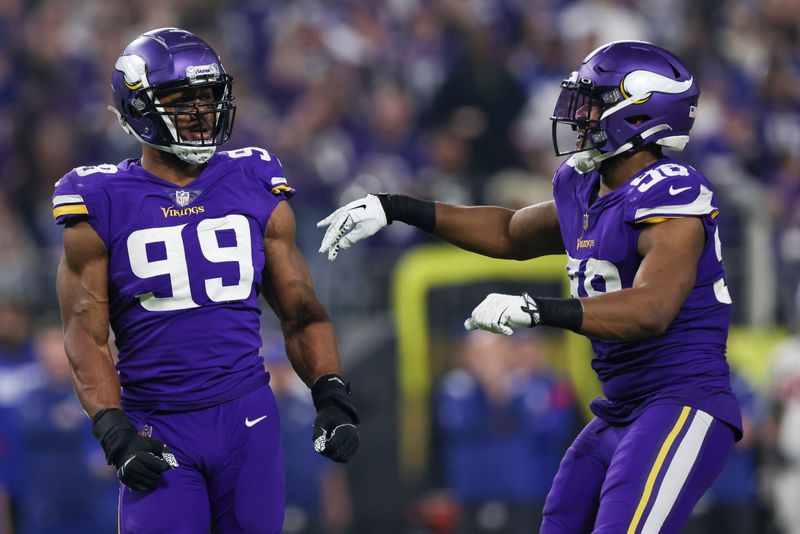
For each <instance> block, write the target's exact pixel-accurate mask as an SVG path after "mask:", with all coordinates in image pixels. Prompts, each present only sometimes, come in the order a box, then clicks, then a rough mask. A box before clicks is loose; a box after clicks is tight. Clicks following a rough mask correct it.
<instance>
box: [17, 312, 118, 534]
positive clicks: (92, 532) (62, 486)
mask: <svg viewBox="0 0 800 534" xmlns="http://www.w3.org/2000/svg"><path fill="white" fill-rule="evenodd" d="M34 352H35V355H36V360H37V364H38V372H39V373H41V375H42V381H41V383H40V386H39V387H36V388H34V389H32V390H31V391H30V392H28V393H27V395H26V396H25V397H24V399H22V401H21V402H20V404H19V406H18V416H19V427H20V435H19V437H20V439H21V442H22V444H23V447H24V450H25V453H26V455H27V457H29V458H32V459H33V458H35V461H29V462H25V463H24V464H23V469H22V471H21V474H22V475H23V476H22V479H23V480H24V488H23V490H22V491H23V493H22V497H21V499H22V501H23V502H24V506H20V507H19V513H20V517H19V521H18V522H19V525H20V529H19V532H20V533H21V534H50V533H52V534H105V533H108V532H113V531H115V529H116V500H117V491H118V484H117V480H116V477H115V476H114V472H113V471H111V470H110V468H109V467H108V466H106V465H105V461H104V459H103V457H102V452H101V451H98V450H97V445H96V444H95V442H94V440H93V438H92V437H91V433H90V432H89V430H90V424H89V421H88V420H87V419H86V415H85V414H84V413H83V410H82V409H81V406H80V404H78V401H77V399H76V398H75V393H74V392H73V389H72V380H71V376H72V375H71V373H70V368H69V364H68V362H67V356H66V354H65V353H64V337H63V334H62V332H61V327H60V326H58V325H57V324H50V325H47V326H44V327H43V328H41V329H40V330H39V331H38V332H37V333H36V336H35V342H34ZM65 458H71V459H72V460H71V461H64V459H65Z"/></svg>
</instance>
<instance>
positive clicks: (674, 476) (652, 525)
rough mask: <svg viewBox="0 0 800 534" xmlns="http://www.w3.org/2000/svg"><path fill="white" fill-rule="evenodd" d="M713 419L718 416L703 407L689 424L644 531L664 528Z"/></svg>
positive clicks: (652, 532)
mask: <svg viewBox="0 0 800 534" xmlns="http://www.w3.org/2000/svg"><path fill="white" fill-rule="evenodd" d="M713 421H714V418H713V417H711V416H710V415H709V414H707V413H706V412H704V411H702V410H697V412H696V413H695V415H694V417H693V418H692V422H691V424H690V425H689V430H687V431H686V434H685V435H684V436H683V439H682V440H681V443H680V445H678V449H677V451H675V456H673V458H672V461H671V462H670V463H669V467H668V468H667V472H666V474H665V475H664V479H663V480H662V482H661V486H660V487H659V489H658V493H657V494H656V497H655V502H654V503H653V507H652V509H651V510H650V513H649V514H648V515H647V520H646V521H645V523H644V527H643V528H642V534H658V532H659V531H660V530H661V526H662V525H663V524H664V521H666V519H667V516H668V515H669V513H670V511H671V510H672V507H673V505H674V504H675V501H676V500H677V499H678V495H679V494H680V492H681V489H682V488H683V485H684V484H685V483H686V479H687V478H688V477H689V473H690V472H691V471H692V467H693V466H694V463H695V462H696V461H697V456H698V455H699V454H700V449H701V448H702V447H703V441H704V440H705V438H706V434H707V433H708V429H709V428H710V427H711V423H712V422H713Z"/></svg>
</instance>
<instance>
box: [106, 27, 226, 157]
mask: <svg viewBox="0 0 800 534" xmlns="http://www.w3.org/2000/svg"><path fill="white" fill-rule="evenodd" d="M232 84H233V78H232V77H231V76H230V75H228V74H226V73H225V69H224V67H223V66H222V63H221V62H220V60H219V56H217V54H216V53H215V52H214V51H213V50H212V49H211V47H210V46H209V45H208V44H207V43H206V42H205V41H203V40H202V39H200V38H198V37H196V36H195V35H193V34H191V33H189V32H187V31H184V30H179V29H177V28H162V29H159V30H153V31H150V32H147V33H145V34H143V35H141V36H140V37H139V38H137V39H136V40H134V41H133V42H132V43H131V44H130V45H128V47H127V48H126V49H125V51H124V52H123V53H122V55H121V56H120V57H119V59H118V60H117V63H116V65H115V68H114V72H113V73H112V78H111V87H112V92H113V96H114V104H115V107H114V108H110V109H111V110H112V111H114V112H115V113H116V115H117V117H118V118H119V121H120V124H121V126H122V128H123V129H124V130H125V131H126V132H127V133H130V134H131V135H133V136H134V137H136V138H137V139H138V140H139V141H140V142H141V143H143V144H146V145H149V146H151V147H153V148H156V149H158V150H161V151H164V152H170V153H173V154H175V155H176V156H177V157H178V158H180V159H181V160H183V161H186V162H188V163H193V164H200V163H205V162H206V161H208V159H209V158H210V157H211V156H212V155H213V154H214V151H215V150H216V147H217V146H219V145H221V144H223V143H225V142H226V141H227V140H228V138H229V137H230V134H231V131H232V129H233V121H234V117H235V113H236V106H235V105H234V103H233V93H232Z"/></svg>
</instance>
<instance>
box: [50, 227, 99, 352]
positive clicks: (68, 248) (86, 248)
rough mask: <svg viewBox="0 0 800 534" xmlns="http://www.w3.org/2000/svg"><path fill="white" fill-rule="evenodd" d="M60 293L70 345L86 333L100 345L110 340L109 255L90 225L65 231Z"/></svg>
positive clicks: (58, 290)
mask: <svg viewBox="0 0 800 534" xmlns="http://www.w3.org/2000/svg"><path fill="white" fill-rule="evenodd" d="M56 292H57V296H58V301H59V305H60V307H61V316H62V321H63V324H64V330H65V334H66V341H67V343H69V342H70V341H71V340H72V339H73V338H74V337H75V334H76V333H78V334H85V335H87V336H89V338H91V339H92V340H93V341H94V342H96V343H97V344H98V345H102V344H105V343H107V341H108V254H107V252H106V248H105V245H104V244H103V241H102V239H100V236H99V235H98V234H97V232H95V231H94V229H93V228H92V227H91V226H90V225H89V224H88V223H86V222H80V223H77V224H74V225H71V226H68V227H67V228H65V229H64V255H63V256H62V258H61V262H60V263H59V266H58V272H57V275H56Z"/></svg>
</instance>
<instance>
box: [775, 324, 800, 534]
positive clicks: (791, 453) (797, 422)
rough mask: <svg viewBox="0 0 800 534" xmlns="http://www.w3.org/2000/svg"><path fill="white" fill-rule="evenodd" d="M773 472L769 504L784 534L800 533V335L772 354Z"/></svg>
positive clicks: (787, 341) (796, 335) (794, 336)
mask: <svg viewBox="0 0 800 534" xmlns="http://www.w3.org/2000/svg"><path fill="white" fill-rule="evenodd" d="M772 356H773V359H772V373H771V375H772V376H771V377H772V381H771V386H770V396H771V403H772V410H771V412H772V413H771V417H772V426H773V429H772V432H770V433H768V438H769V440H770V441H771V442H772V451H771V452H772V456H773V461H774V463H775V465H774V466H773V469H772V473H771V475H772V477H773V480H772V481H771V488H770V489H771V493H770V495H769V500H770V502H772V503H773V506H774V507H775V513H776V516H777V517H776V519H777V522H778V524H779V525H780V527H781V531H780V532H782V533H783V534H800V506H798V495H800V336H798V334H797V333H795V335H793V336H792V337H791V338H788V339H787V340H786V341H784V342H783V343H781V344H780V345H778V346H777V347H776V348H775V350H774V352H773V355H772Z"/></svg>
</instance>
